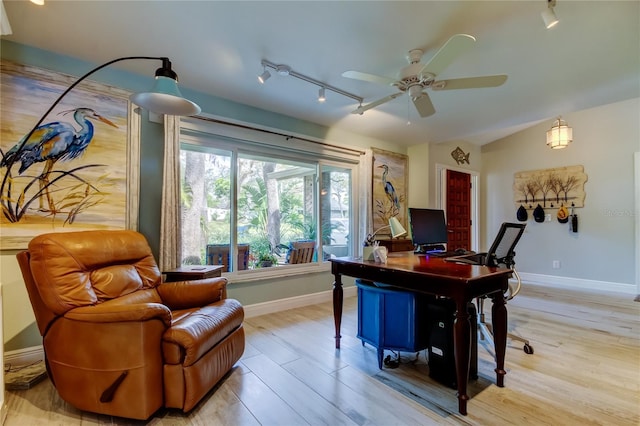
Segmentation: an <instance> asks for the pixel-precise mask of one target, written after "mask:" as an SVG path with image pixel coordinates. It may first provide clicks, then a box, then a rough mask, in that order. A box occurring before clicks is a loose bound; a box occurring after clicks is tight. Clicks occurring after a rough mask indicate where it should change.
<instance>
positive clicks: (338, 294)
mask: <svg viewBox="0 0 640 426" xmlns="http://www.w3.org/2000/svg"><path fill="white" fill-rule="evenodd" d="M335 277H336V279H335V281H334V282H333V322H334V323H335V326H336V349H340V337H342V336H340V325H341V323H342V299H343V293H342V276H341V275H340V274H335Z"/></svg>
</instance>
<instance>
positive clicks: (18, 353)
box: [4, 345, 44, 366]
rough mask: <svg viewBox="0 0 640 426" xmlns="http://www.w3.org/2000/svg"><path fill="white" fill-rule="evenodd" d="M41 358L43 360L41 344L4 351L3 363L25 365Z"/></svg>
mask: <svg viewBox="0 0 640 426" xmlns="http://www.w3.org/2000/svg"><path fill="white" fill-rule="evenodd" d="M42 360H44V348H43V347H42V345H40V346H31V347H29V348H24V349H18V350H15V351H9V352H5V353H4V364H5V365H7V364H10V365H14V366H15V365H27V364H31V363H34V362H36V361H42Z"/></svg>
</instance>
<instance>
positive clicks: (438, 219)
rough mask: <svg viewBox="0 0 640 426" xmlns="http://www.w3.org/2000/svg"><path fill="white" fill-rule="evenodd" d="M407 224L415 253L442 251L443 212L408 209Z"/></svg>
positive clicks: (445, 229)
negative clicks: (408, 224) (409, 226)
mask: <svg viewBox="0 0 640 426" xmlns="http://www.w3.org/2000/svg"><path fill="white" fill-rule="evenodd" d="M409 223H410V225H411V237H412V239H413V244H414V246H415V247H416V252H420V253H426V252H431V251H443V250H444V248H445V247H444V244H446V243H447V224H446V222H445V220H444V211H443V210H435V209H418V208H409Z"/></svg>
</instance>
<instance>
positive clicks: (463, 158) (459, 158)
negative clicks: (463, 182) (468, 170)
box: [451, 146, 471, 164]
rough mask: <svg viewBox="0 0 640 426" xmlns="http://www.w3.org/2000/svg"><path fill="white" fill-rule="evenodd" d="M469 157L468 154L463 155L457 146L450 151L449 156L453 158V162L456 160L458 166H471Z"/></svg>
mask: <svg viewBox="0 0 640 426" xmlns="http://www.w3.org/2000/svg"><path fill="white" fill-rule="evenodd" d="M469 155H471V153H470V152H468V153H466V154H465V153H464V151H463V150H462V149H461V148H460V147H459V146H458V147H456V149H454V150H453V151H451V156H452V157H453V159H454V160H456V163H458V164H464V163H467V164H471V163H469Z"/></svg>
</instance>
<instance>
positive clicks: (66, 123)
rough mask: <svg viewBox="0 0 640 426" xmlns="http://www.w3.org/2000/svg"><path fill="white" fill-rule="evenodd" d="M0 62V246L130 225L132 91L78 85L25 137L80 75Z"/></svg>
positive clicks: (100, 85) (23, 243)
mask: <svg viewBox="0 0 640 426" xmlns="http://www.w3.org/2000/svg"><path fill="white" fill-rule="evenodd" d="M1 65H2V70H1V71H2V72H1V74H0V77H1V79H0V90H1V93H2V98H1V101H0V108H1V113H2V116H1V121H2V126H1V133H0V148H1V150H2V152H1V154H2V156H1V158H0V185H1V186H0V197H1V198H0V208H1V209H2V210H1V213H2V215H1V217H0V226H1V231H2V249H9V248H22V247H25V246H26V243H27V242H28V241H29V240H30V239H31V238H32V237H33V236H35V235H38V234H41V233H44V232H59V231H78V230H86V229H124V228H127V227H128V226H127V217H128V215H127V210H128V209H129V208H132V206H131V205H130V204H131V203H130V201H129V199H130V198H129V197H128V196H127V193H128V188H127V185H128V182H127V177H128V175H129V171H128V167H129V165H128V163H129V161H128V154H129V151H130V143H131V141H129V139H130V137H129V134H128V131H129V130H131V129H129V127H128V126H129V123H128V121H129V102H128V93H127V92H125V91H123V90H120V89H117V88H113V87H110V86H106V85H102V84H97V83H94V82H88V83H87V84H80V85H79V86H78V87H76V88H74V89H73V90H72V91H71V92H69V94H67V96H65V97H64V98H63V99H62V101H61V102H60V104H59V105H58V106H57V107H56V108H55V109H54V110H53V111H52V112H51V113H50V114H49V115H48V116H47V117H46V118H45V119H44V121H43V122H42V124H41V125H40V126H39V127H38V129H37V130H36V131H35V132H34V133H33V135H32V136H31V137H30V138H29V140H27V141H25V140H24V138H25V136H26V135H27V134H28V133H29V131H30V130H31V129H32V127H33V126H34V125H35V123H36V122H37V121H38V119H39V118H40V116H41V114H42V113H44V111H46V110H47V108H48V107H49V105H51V104H52V103H53V102H54V100H55V99H56V98H57V97H58V96H59V95H60V94H61V93H62V92H63V91H64V90H65V89H66V88H67V87H68V86H69V85H71V83H73V81H75V77H72V76H66V75H63V74H59V73H54V72H51V71H47V70H42V69H39V68H35V67H29V66H23V65H20V64H16V63H12V62H9V61H2V62H1Z"/></svg>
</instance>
